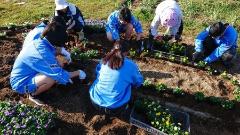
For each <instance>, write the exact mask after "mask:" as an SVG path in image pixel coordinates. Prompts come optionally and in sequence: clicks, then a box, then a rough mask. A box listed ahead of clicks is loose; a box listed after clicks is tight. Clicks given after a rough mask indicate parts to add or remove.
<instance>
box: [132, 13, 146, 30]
mask: <svg viewBox="0 0 240 135" xmlns="http://www.w3.org/2000/svg"><path fill="white" fill-rule="evenodd" d="M131 23H132V25H133V27H134V29H135V31H136V33H142V32H143V30H142V25H141V23H140V22H139V21H138V20H137V19H136V18H135V17H134V16H133V15H132V20H131Z"/></svg>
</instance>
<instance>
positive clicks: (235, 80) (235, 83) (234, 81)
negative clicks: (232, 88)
mask: <svg viewBox="0 0 240 135" xmlns="http://www.w3.org/2000/svg"><path fill="white" fill-rule="evenodd" d="M231 83H232V84H233V85H236V86H238V85H239V82H238V80H237V79H234V78H232V79H231Z"/></svg>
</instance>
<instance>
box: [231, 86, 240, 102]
mask: <svg viewBox="0 0 240 135" xmlns="http://www.w3.org/2000/svg"><path fill="white" fill-rule="evenodd" d="M233 95H234V98H235V100H236V101H238V102H240V87H237V88H236V89H235V90H234V91H233Z"/></svg>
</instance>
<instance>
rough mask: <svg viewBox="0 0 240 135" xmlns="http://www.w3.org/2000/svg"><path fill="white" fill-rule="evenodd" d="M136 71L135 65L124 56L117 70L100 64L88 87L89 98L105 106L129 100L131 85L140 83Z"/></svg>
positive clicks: (108, 106)
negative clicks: (95, 76)
mask: <svg viewBox="0 0 240 135" xmlns="http://www.w3.org/2000/svg"><path fill="white" fill-rule="evenodd" d="M99 66H100V65H99ZM138 72H139V71H138V68H137V65H136V64H135V63H134V62H133V61H131V60H129V59H128V58H124V63H123V66H122V67H121V68H120V69H119V70H113V69H111V68H110V67H109V66H108V65H107V64H106V65H104V64H102V65H101V69H100V70H99V74H98V76H97V79H96V80H95V82H94V83H93V85H92V87H91V89H90V96H91V98H92V99H93V101H94V102H95V103H96V104H99V105H101V106H104V107H107V108H117V107H120V106H121V105H123V104H125V103H127V102H128V101H129V100H130V96H131V88H132V86H134V85H137V86H139V85H141V81H142V76H140V74H138ZM135 79H138V80H135Z"/></svg>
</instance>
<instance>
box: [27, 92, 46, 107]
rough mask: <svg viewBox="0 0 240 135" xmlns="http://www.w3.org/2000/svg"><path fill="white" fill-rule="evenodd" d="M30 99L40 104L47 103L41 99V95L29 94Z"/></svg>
mask: <svg viewBox="0 0 240 135" xmlns="http://www.w3.org/2000/svg"><path fill="white" fill-rule="evenodd" d="M28 99H29V100H30V101H32V102H34V103H35V104H37V105H39V106H43V105H45V104H44V102H43V101H41V100H40V99H39V96H33V95H31V94H29V95H28Z"/></svg>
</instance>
